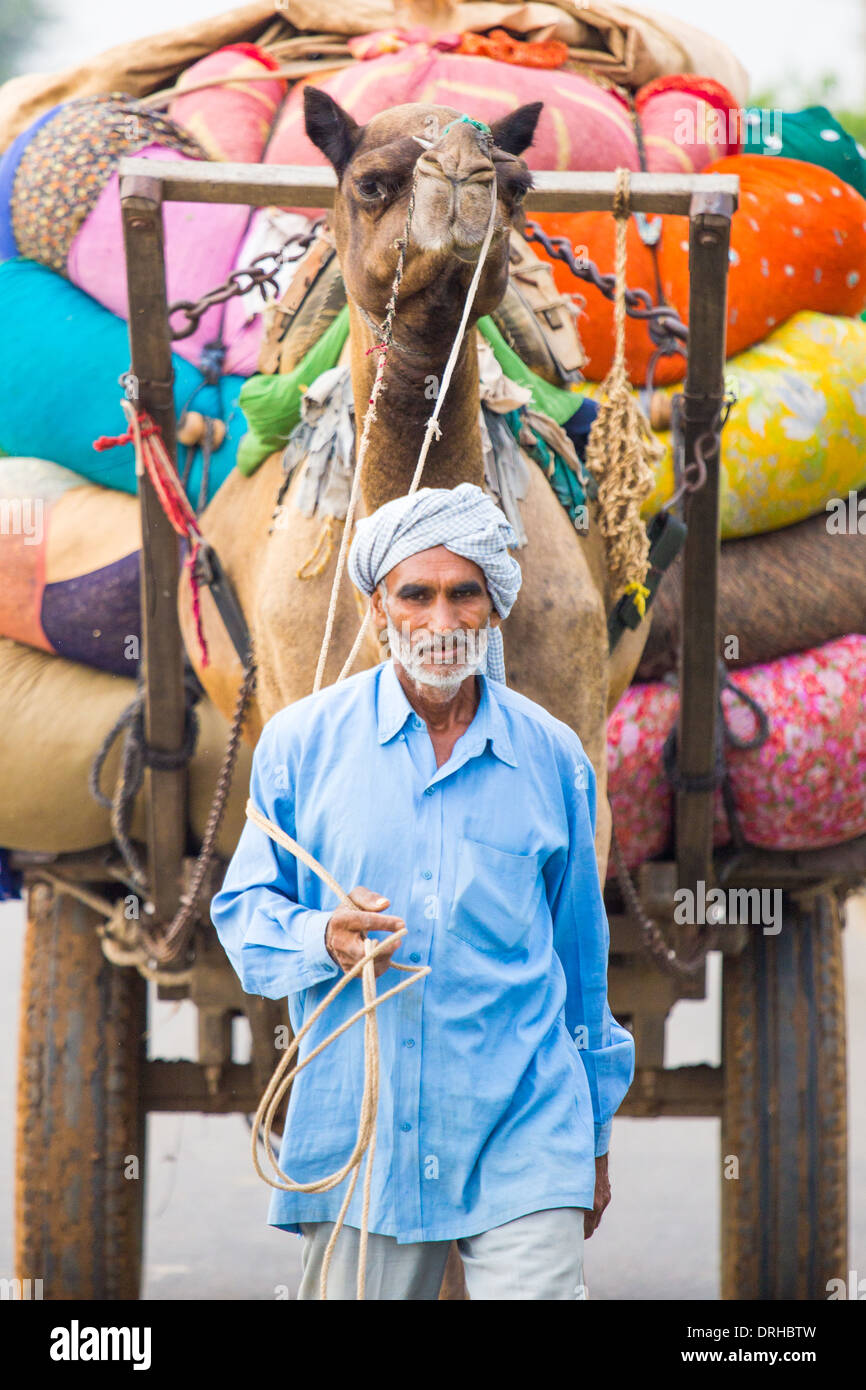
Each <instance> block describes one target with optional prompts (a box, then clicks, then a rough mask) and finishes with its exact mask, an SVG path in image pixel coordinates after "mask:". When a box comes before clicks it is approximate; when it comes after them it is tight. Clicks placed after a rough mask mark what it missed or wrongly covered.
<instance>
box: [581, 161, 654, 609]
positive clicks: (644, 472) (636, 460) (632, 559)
mask: <svg viewBox="0 0 866 1390" xmlns="http://www.w3.org/2000/svg"><path fill="white" fill-rule="evenodd" d="M616 174H617V181H616V191H615V193H614V203H613V215H614V217H615V218H616V264H615V274H616V295H615V299H614V330H615V340H614V355H613V363H612V364H611V368H610V371H609V372H608V374H607V376H606V377H605V379H604V381H603V383H602V386H601V390H600V393H599V396H600V404H599V410H598V416H597V417H596V420H595V423H594V424H593V427H592V432H591V434H590V436H589V441H588V444H587V449H586V467H587V469H588V470H589V472H590V473H591V474H592V475H593V477H594V478H595V479H596V481H597V483H598V520H599V527H600V530H601V533H602V535H603V536H604V540H605V546H606V550H607V565H608V573H609V575H610V588H611V592H610V598H611V602H612V603H613V602H616V600H617V599H618V598H619V597H620V596H621V595H622V594H623V593H627V592H634V593H635V594H636V595H637V602H638V609H639V611H641V612H642V611H643V609H644V600H645V599H646V596H647V594H648V590H647V589H646V587H645V585H644V583H643V580H644V579H645V577H646V573H647V568H648V566H649V539H648V537H647V533H646V527H645V526H644V524H643V521H642V519H641V514H640V513H641V506H642V505H643V503H644V501H645V500H646V498H647V497H648V496H649V495H650V493H651V492H652V489H653V487H654V485H655V469H654V465H655V464H656V463H657V462H658V461H659V460H660V459H661V457H662V455H663V453H664V448H663V446H662V444H661V441H660V440H658V439H656V437H655V436H654V435H653V433H652V431H651V429H650V427H649V423H648V421H647V419H646V416H645V415H644V414H643V411H642V410H641V409H640V406H639V405H638V403H637V401H636V400H635V397H634V395H633V394H632V391H631V386H630V383H629V380H628V377H627V375H626V369H625V319H626V308H625V290H626V234H627V231H628V219H629V171H628V169H623V168H620V169H617V171H616Z"/></svg>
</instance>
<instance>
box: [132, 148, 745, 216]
mask: <svg viewBox="0 0 866 1390" xmlns="http://www.w3.org/2000/svg"><path fill="white" fill-rule="evenodd" d="M119 169H120V178H121V197H123V189H124V183H125V180H126V179H127V178H131V177H138V175H139V174H140V171H141V161H140V160H137V159H122V160H121V161H120V166H119ZM147 170H148V177H149V178H152V179H156V180H158V182H159V183H160V184H161V186H162V198H163V201H164V202H176V201H177V202H184V203H245V204H247V205H248V206H250V207H269V206H271V205H275V206H284V207H305V208H331V207H333V205H334V193H335V190H336V187H337V180H336V176H335V174H334V171H333V170H332V169H318V168H315V167H312V166H306V165H300V164H218V163H213V164H203V163H201V162H199V163H195V162H193V161H190V162H188V163H181V162H180V161H178V162H177V163H174V162H172V161H169V160H158V159H154V160H149V161H148V165H147ZM533 179H534V183H535V187H534V188H533V189H532V190H531V191H530V192H529V194H528V195H527V198H526V203H525V207H526V210H527V211H528V212H587V211H589V210H592V209H596V210H598V211H602V212H603V211H610V209H611V208H612V207H613V198H614V190H615V187H616V175H615V174H596V173H592V174H584V173H580V174H576V173H571V172H564V171H559V170H556V171H546V172H536V173H534V174H533ZM738 189H739V179H738V178H737V176H736V175H735V174H632V176H631V185H630V194H631V206H632V208H633V209H634V211H635V212H674V213H680V214H682V215H683V216H686V215H687V214H688V212H689V209H690V206H691V202H692V198H693V197H694V196H695V194H697V193H699V192H700V193H702V194H703V195H704V196H712V195H718V196H719V197H721V196H727V197H728V198H730V199H731V200H732V207H736V200H737V192H738Z"/></svg>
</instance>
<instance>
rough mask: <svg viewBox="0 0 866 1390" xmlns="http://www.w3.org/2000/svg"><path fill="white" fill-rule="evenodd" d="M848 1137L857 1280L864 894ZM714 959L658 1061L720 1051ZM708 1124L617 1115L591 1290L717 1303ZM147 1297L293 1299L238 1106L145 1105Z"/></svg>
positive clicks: (864, 1042) (190, 1018) (154, 1038)
mask: <svg viewBox="0 0 866 1390" xmlns="http://www.w3.org/2000/svg"><path fill="white" fill-rule="evenodd" d="M22 932H23V910H22V907H21V905H20V904H17V903H10V904H3V905H0V990H2V995H0V1001H2V1002H0V1019H2V1024H0V1038H2V1047H0V1115H2V1121H0V1274H9V1275H11V1273H12V1162H13V1116H14V1082H15V1067H16V1047H17V1041H16V1039H17V1013H18V1004H17V996H18V986H19V978H20V960H21V940H22ZM845 955H846V972H847V990H848V1019H849V1025H848V1027H849V1082H848V1084H849V1096H850V1112H849V1113H850V1143H851V1184H850V1210H851V1243H850V1251H851V1257H850V1265H851V1268H852V1269H854V1270H859V1271H860V1277H861V1278H862V1277H864V1276H866V1011H864V1009H863V1008H862V1004H861V1005H860V1007H858V1004H860V1001H862V1000H863V999H864V997H866V897H860V898H858V899H856V900H852V901H851V902H850V903H849V913H848V927H847V929H846V933H845ZM719 976H720V971H719V960H718V958H715V957H714V958H712V959H711V962H710V997H709V998H708V999H707V1000H706V1001H704V1002H700V1003H694V1002H688V1003H681V1004H679V1005H677V1007H676V1009H675V1010H674V1013H673V1014H672V1016H671V1018H670V1020H669V1023H668V1030H667V1046H666V1063H667V1064H668V1065H671V1066H675V1065H682V1064H685V1063H689V1062H710V1063H715V1062H718V1060H719V1043H718V1034H719V1002H718V1001H719ZM193 1042H194V1013H193V1007H192V1005H191V1004H188V1003H182V1004H168V1003H160V1004H156V1005H155V1012H154V1015H153V1025H152V1030H151V1050H152V1053H153V1055H158V1056H160V1055H161V1056H165V1057H183V1056H188V1057H191V1056H193ZM718 1148H719V1142H718V1122H717V1121H716V1120H628V1119H622V1120H616V1121H615V1122H614V1127H613V1141H612V1145H611V1159H610V1170H611V1183H612V1189H613V1201H612V1203H611V1206H610V1207H609V1208H608V1210H607V1212H606V1214H605V1216H604V1219H603V1221H602V1224H601V1226H600V1227H599V1229H598V1231H597V1232H596V1234H595V1235H594V1236H593V1237H592V1239H591V1241H590V1242H588V1244H587V1247H586V1263H585V1274H586V1280H587V1284H588V1287H589V1297H590V1298H591V1299H642V1298H648V1299H659V1300H667V1299H671V1300H672V1299H710V1300H712V1299H717V1298H718V1297H719V1259H718V1242H719V1222H718V1199H719V1183H720V1180H721V1179H720V1165H719V1154H718ZM148 1165H149V1190H148V1202H147V1207H148V1220H147V1247H146V1270H145V1282H144V1297H145V1298H146V1299H175V1300H177V1299H261V1300H264V1299H273V1298H275V1297H278V1296H280V1294H281V1295H282V1296H283V1297H285V1296H286V1293H285V1292H284V1291H285V1290H287V1291H288V1296H289V1297H294V1295H295V1293H296V1290H297V1286H298V1281H299V1277H300V1249H301V1240H300V1237H298V1236H293V1235H287V1234H286V1233H284V1232H282V1231H276V1230H272V1229H271V1228H269V1227H268V1226H267V1224H266V1212H267V1204H268V1189H266V1188H265V1187H264V1185H263V1184H262V1183H261V1181H260V1180H259V1179H258V1178H257V1177H256V1175H255V1173H254V1171H253V1168H252V1164H251V1161H250V1155H249V1141H248V1130H247V1127H246V1124H245V1122H244V1121H243V1119H242V1118H241V1117H239V1116H226V1117H209V1116H202V1115H193V1114H189V1115H156V1116H154V1117H152V1119H151V1121H150V1126H149V1139H148Z"/></svg>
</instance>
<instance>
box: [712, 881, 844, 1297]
mask: <svg viewBox="0 0 866 1390" xmlns="http://www.w3.org/2000/svg"><path fill="white" fill-rule="evenodd" d="M802 902H803V900H801V903H802ZM749 930H750V940H749V944H748V946H747V947H746V949H745V951H744V952H743V953H742V954H741V955H739V956H727V957H725V960H724V968H723V977H722V978H723V983H722V1026H723V1034H724V1068H725V1101H724V1112H723V1117H722V1174H723V1176H722V1297H723V1298H725V1299H732V1300H741V1299H759V1300H773V1301H776V1300H780V1299H826V1298H827V1283H828V1280H830V1279H834V1278H841V1279H843V1280H845V1281H846V1284H847V1271H848V1256H847V1226H848V1212H847V1117H846V1100H847V1091H846V1061H845V993H844V979H843V968H842V922H841V918H840V910H839V906H838V904H837V901H836V899H835V897H834V896H833V895H832V893H830V892H823V893H821V894H820V895H819V896H815V897H814V898H813V899H812V901H811V904H809V903H805V904H804V905H798V904H797V903H796V902H794V901H793V900H792V899H791V898H790V897H789V896H788V894H787V893H786V894H785V895H784V897H783V908H782V929H781V931H780V932H779V933H778V935H776V936H769V935H767V936H765V935H764V933H763V931H762V930H761V928H760V927H750V928H749ZM731 1156H733V1157H735V1158H736V1159H737V1160H738V1163H739V1176H738V1177H725V1171H726V1164H727V1165H728V1167H729V1168H730V1169H733V1166H734V1165H733V1164H731V1163H730V1158H731Z"/></svg>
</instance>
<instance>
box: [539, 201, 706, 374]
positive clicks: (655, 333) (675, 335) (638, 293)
mask: <svg viewBox="0 0 866 1390" xmlns="http://www.w3.org/2000/svg"><path fill="white" fill-rule="evenodd" d="M523 238H524V240H525V241H537V242H538V243H539V244H540V245H541V246H543V247H544V249H545V251H546V252H547V254H548V256H552V257H553V258H554V260H557V261H563V262H564V263H565V265H567V266H568V268H569V270H570V271H571V273H572V275H576V276H577V278H578V280H586V281H587V282H588V283H589V284H591V285H594V286H595V288H596V289H597V290H599V291H600V292H601V293H602V294H603V295H604V297H605V299H610V300H613V298H614V294H615V292H616V276H615V275H613V274H611V275H602V273H601V271H600V270H599V269H598V266H596V265H595V263H594V262H593V261H590V260H588V259H587V260H584V259H583V257H581V258H578V257H577V256H575V254H574V248H573V246H572V245H571V242H570V241H569V240H568V237H564V236H554V237H551V236H548V235H547V233H546V232H543V231H542V230H541V228H540V227H539V225H538V223H537V222H533V221H531V220H528V221H527V223H526V227H525V229H524V231H523ZM625 308H626V313H627V314H628V315H629V317H630V318H633V319H645V320H646V321H647V328H648V330H649V335H650V338H651V339H652V341H653V343H654V344H655V346H656V348H657V349H659V348H665V349H667V350H669V351H670V352H674V351H677V352H679V351H681V349H680V346H679V344H680V343H687V342H688V339H689V330H688V329H687V328H686V326H685V324H684V323H683V321H682V319H681V318H680V316H679V314H678V313H677V311H676V309H673V308H671V306H670V305H669V304H653V302H652V295H650V294H649V292H648V291H647V290H629V289H627V290H626V292H625Z"/></svg>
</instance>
